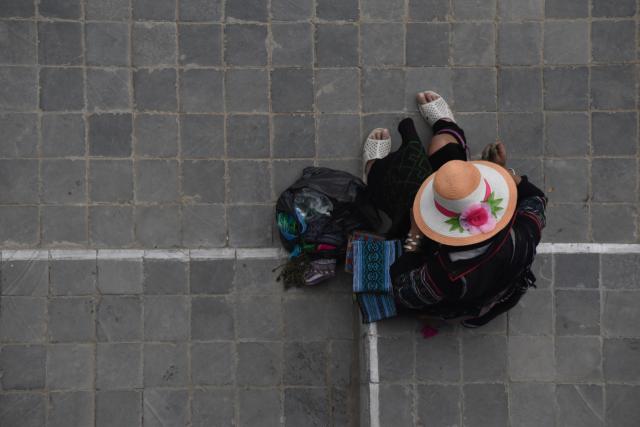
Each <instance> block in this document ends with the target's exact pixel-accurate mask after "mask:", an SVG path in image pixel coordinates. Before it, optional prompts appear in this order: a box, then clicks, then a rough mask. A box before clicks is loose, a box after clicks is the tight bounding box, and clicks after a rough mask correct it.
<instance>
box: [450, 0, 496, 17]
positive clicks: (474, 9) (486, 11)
mask: <svg viewBox="0 0 640 427" xmlns="http://www.w3.org/2000/svg"><path fill="white" fill-rule="evenodd" d="M452 4H453V16H454V17H455V18H456V19H458V20H466V19H469V20H476V19H488V20H493V19H494V18H495V15H496V0H485V1H477V0H453V3H452Z"/></svg>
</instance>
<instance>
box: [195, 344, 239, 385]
mask: <svg viewBox="0 0 640 427" xmlns="http://www.w3.org/2000/svg"><path fill="white" fill-rule="evenodd" d="M235 374H236V366H235V345H234V343H232V342H214V343H192V344H191V382H192V383H193V384H196V385H201V386H206V385H233V383H234V381H235Z"/></svg>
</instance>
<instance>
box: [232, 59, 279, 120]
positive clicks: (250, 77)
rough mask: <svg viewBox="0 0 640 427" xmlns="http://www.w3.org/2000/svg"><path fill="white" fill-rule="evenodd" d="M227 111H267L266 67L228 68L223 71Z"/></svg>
mask: <svg viewBox="0 0 640 427" xmlns="http://www.w3.org/2000/svg"><path fill="white" fill-rule="evenodd" d="M225 105H226V111H228V112H234V113H235V112H246V113H253V112H268V111H269V75H268V71H267V70H266V69H261V70H255V69H230V70H227V71H226V73H225Z"/></svg>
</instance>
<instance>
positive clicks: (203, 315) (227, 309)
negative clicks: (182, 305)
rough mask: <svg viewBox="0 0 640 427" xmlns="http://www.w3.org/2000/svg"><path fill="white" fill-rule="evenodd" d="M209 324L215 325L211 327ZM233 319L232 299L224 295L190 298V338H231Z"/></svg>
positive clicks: (233, 325) (233, 331) (233, 332)
mask: <svg viewBox="0 0 640 427" xmlns="http://www.w3.org/2000/svg"><path fill="white" fill-rule="evenodd" d="M211 325H216V327H215V328H212V327H211ZM234 334H235V319H234V314H233V305H232V301H230V300H229V299H227V298H225V297H193V298H192V299H191V339H194V340H217V339H233V338H234Z"/></svg>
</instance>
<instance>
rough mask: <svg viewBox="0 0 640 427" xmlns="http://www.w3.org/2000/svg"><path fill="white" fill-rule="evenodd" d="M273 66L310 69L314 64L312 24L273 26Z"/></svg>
mask: <svg viewBox="0 0 640 427" xmlns="http://www.w3.org/2000/svg"><path fill="white" fill-rule="evenodd" d="M271 35H272V38H273V46H272V49H271V62H272V63H273V65H278V66H281V65H285V66H300V67H305V66H306V67H309V66H311V65H312V64H313V26H312V25H311V24H310V23H286V24H284V23H283V24H272V25H271Z"/></svg>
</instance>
